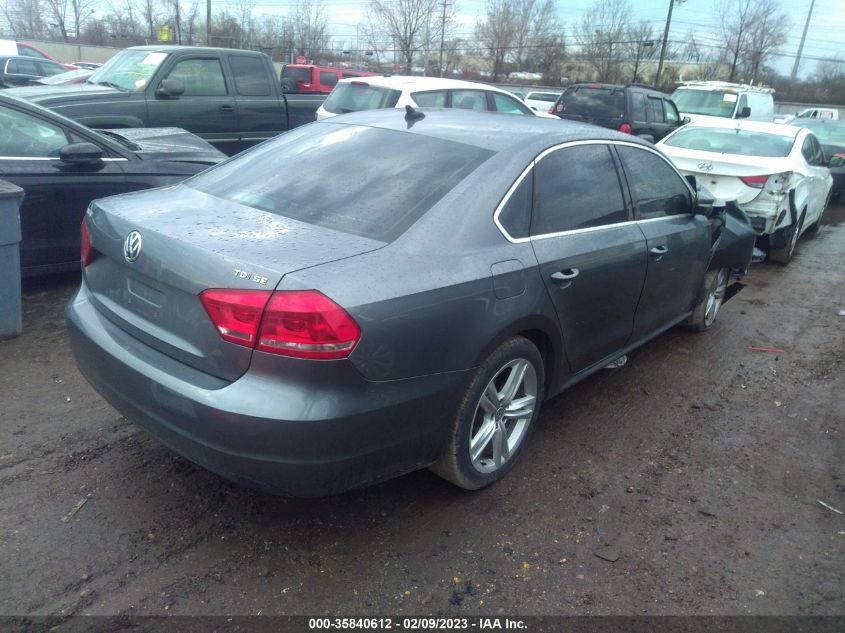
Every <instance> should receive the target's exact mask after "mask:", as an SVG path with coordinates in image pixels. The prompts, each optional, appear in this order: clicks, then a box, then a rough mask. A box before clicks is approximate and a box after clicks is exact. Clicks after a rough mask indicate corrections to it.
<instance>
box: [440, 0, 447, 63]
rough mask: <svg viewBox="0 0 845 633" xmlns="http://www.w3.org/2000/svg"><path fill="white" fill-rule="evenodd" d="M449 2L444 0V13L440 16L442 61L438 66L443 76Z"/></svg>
mask: <svg viewBox="0 0 845 633" xmlns="http://www.w3.org/2000/svg"><path fill="white" fill-rule="evenodd" d="M448 4H449V0H443V15H442V17H441V18H440V61H439V62H438V68H439V69H440V76H441V77H442V76H443V44H444V40H445V39H446V7H447V6H448Z"/></svg>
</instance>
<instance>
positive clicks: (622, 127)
mask: <svg viewBox="0 0 845 633" xmlns="http://www.w3.org/2000/svg"><path fill="white" fill-rule="evenodd" d="M549 113H550V114H556V115H557V116H559V117H560V118H561V119H571V120H574V121H583V122H585V123H592V124H593V125H600V126H601V127H607V128H611V129H614V130H619V131H620V132H624V133H625V134H633V135H634V136H639V137H640V138H643V139H645V140H647V141H651V142H652V143H656V142H657V141H659V140H660V139H662V138H663V137H664V136H666V135H667V134H669V132H671V131H672V130H674V129H675V128H676V127H678V126H680V125H683V124H684V121H683V120H681V117H680V116H679V115H678V108H676V107H675V104H674V103H673V102H672V99H670V98H669V97H668V96H667V95H665V94H663V93H662V92H658V91H657V90H655V89H654V88H651V87H649V86H644V85H641V84H629V85H627V86H620V85H614V84H596V83H577V84H573V85H571V86H570V87H569V88H567V89H566V91H565V92H564V93H563V94H562V95H560V97H559V98H558V100H557V101H556V102H555V104H554V106H553V107H552V108H551V109H550V110H549Z"/></svg>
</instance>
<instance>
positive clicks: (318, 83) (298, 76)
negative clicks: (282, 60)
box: [279, 64, 376, 94]
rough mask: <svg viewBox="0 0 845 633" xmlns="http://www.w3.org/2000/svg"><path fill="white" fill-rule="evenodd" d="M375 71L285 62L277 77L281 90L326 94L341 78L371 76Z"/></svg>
mask: <svg viewBox="0 0 845 633" xmlns="http://www.w3.org/2000/svg"><path fill="white" fill-rule="evenodd" d="M375 74H376V73H368V72H364V71H360V70H346V69H343V68H330V67H325V66H314V65H312V64H285V65H284V67H283V68H282V72H281V74H280V75H279V79H280V81H281V82H282V92H317V93H321V94H328V93H330V92H331V91H332V89H333V88H334V87H335V84H336V83H337V82H338V81H340V80H341V79H346V78H347V77H371V76H373V75H375Z"/></svg>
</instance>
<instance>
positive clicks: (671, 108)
mask: <svg viewBox="0 0 845 633" xmlns="http://www.w3.org/2000/svg"><path fill="white" fill-rule="evenodd" d="M663 107H664V108H666V123H677V122H678V121H680V120H681V117H680V115H679V114H678V109H677V108H676V107H675V104H674V103H672V102H671V101H666V100H664V101H663Z"/></svg>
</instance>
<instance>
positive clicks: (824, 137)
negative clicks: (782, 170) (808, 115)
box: [793, 121, 845, 145]
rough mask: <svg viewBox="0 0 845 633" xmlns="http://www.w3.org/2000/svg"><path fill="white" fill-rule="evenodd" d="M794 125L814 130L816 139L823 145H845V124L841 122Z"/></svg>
mask: <svg viewBox="0 0 845 633" xmlns="http://www.w3.org/2000/svg"><path fill="white" fill-rule="evenodd" d="M793 125H795V126H796V127H805V128H807V129H808V130H812V131H813V134H815V135H816V138H818V139H819V141H821V142H822V143H825V144H830V145H832V144H839V145H845V123H841V122H839V121H800V122H797V123H793Z"/></svg>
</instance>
